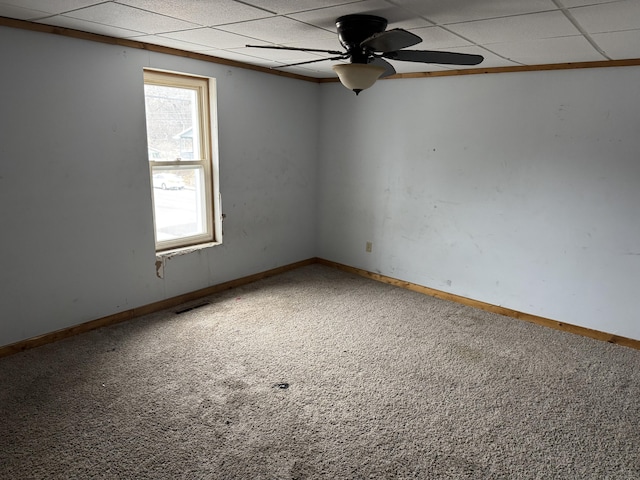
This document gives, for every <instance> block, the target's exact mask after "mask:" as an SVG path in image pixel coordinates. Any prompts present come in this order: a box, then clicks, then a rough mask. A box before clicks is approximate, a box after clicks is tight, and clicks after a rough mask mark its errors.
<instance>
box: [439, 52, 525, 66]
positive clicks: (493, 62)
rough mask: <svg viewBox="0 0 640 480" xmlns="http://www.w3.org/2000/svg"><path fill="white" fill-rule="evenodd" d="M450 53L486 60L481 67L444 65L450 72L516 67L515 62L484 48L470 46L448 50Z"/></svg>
mask: <svg viewBox="0 0 640 480" xmlns="http://www.w3.org/2000/svg"><path fill="white" fill-rule="evenodd" d="M447 51H449V52H455V53H470V54H472V55H482V56H483V57H484V60H483V61H482V63H480V64H479V65H467V66H465V65H443V66H444V67H445V68H447V69H449V70H466V69H469V68H493V67H512V66H514V65H516V64H515V63H514V62H512V61H510V60H508V59H505V58H502V57H500V56H499V55H496V54H495V53H493V52H491V51H488V50H486V49H484V48H482V47H476V46H470V47H454V48H447Z"/></svg>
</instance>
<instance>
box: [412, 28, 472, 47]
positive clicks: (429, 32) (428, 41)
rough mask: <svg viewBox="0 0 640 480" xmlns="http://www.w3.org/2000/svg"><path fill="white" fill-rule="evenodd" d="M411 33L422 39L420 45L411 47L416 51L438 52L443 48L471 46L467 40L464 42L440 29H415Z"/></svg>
mask: <svg viewBox="0 0 640 480" xmlns="http://www.w3.org/2000/svg"><path fill="white" fill-rule="evenodd" d="M411 33H415V34H416V35H418V36H419V37H420V38H422V43H419V44H417V45H415V46H413V47H411V48H415V49H416V50H439V49H443V48H452V47H464V46H467V45H473V44H472V43H471V42H468V41H467V40H464V39H463V38H460V37H459V36H458V35H455V34H453V33H451V32H448V31H447V30H445V29H444V28H441V27H426V28H416V29H414V30H411Z"/></svg>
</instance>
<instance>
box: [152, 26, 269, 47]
mask: <svg viewBox="0 0 640 480" xmlns="http://www.w3.org/2000/svg"><path fill="white" fill-rule="evenodd" d="M161 36H163V37H167V38H174V39H176V40H182V41H183V42H189V43H195V44H197V45H202V46H205V47H208V48H209V49H220V48H238V47H244V46H245V45H246V44H247V43H252V42H253V43H256V42H257V43H258V45H266V43H265V42H262V43H260V42H259V41H257V40H254V39H250V38H247V37H243V36H242V35H236V34H235V33H229V32H223V31H222V30H217V29H215V28H207V27H204V28H195V29H192V30H184V31H181V32H171V33H164V34H162V35H161ZM195 50H196V51H199V50H202V48H201V47H200V48H199V49H198V48H196V49H195Z"/></svg>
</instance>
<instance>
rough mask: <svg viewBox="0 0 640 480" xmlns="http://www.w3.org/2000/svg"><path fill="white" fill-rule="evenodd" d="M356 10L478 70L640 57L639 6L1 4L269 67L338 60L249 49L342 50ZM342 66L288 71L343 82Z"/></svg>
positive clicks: (348, 0)
mask: <svg viewBox="0 0 640 480" xmlns="http://www.w3.org/2000/svg"><path fill="white" fill-rule="evenodd" d="M354 13H357V14H369V15H378V16H382V17H384V18H385V19H387V20H388V27H387V28H388V29H392V28H403V29H406V30H409V31H411V32H414V33H415V34H416V35H418V36H420V37H421V38H422V39H423V41H422V42H421V43H419V44H418V45H415V46H413V47H410V48H409V49H410V50H436V51H438V50H441V51H452V52H458V53H470V54H480V55H483V56H484V57H485V60H484V61H483V62H482V63H481V64H480V65H478V66H477V67H479V68H491V67H501V66H509V65H538V64H549V63H569V62H583V61H601V60H603V59H605V58H606V57H605V56H603V55H602V53H601V52H604V54H605V55H606V56H607V57H608V58H611V59H619V60H627V59H639V58H640V45H639V42H640V0H0V16H5V17H9V18H15V19H18V20H27V21H33V22H37V23H40V24H44V25H53V26H58V27H64V28H67V29H75V30H81V31H85V32H92V33H97V34H101V35H108V36H112V37H116V38H131V39H133V40H137V41H140V42H146V43H153V44H157V45H163V46H167V47H171V48H177V49H181V50H185V51H193V52H199V53H203V54H205V55H212V56H216V57H222V58H229V59H232V60H234V61H238V62H243V63H249V64H254V65H260V66H265V65H266V66H271V65H283V64H287V63H296V62H298V61H307V60H309V59H315V58H326V57H330V56H333V55H332V54H326V55H325V54H323V53H308V52H307V53H305V52H299V51H281V50H273V49H252V48H247V47H246V45H247V44H252V45H274V44H275V45H284V46H289V47H297V48H315V49H321V50H337V51H343V50H344V49H343V47H342V46H341V45H340V43H339V42H338V36H337V32H336V25H335V21H336V19H337V18H338V17H340V16H343V15H349V14H354ZM594 45H597V47H594ZM599 50H600V52H599ZM333 63H335V61H321V62H317V63H312V64H308V65H302V66H296V67H286V68H284V69H283V70H284V71H288V72H294V73H299V74H302V75H308V76H311V77H319V78H323V77H327V76H330V77H335V73H334V72H333V70H332V69H331V65H332V64H333ZM394 67H395V68H396V70H397V71H398V73H409V72H416V71H418V72H419V71H424V72H428V71H437V70H442V69H463V68H477V67H476V66H468V67H463V66H454V65H443V66H439V65H431V64H424V63H415V62H398V61H395V62H394Z"/></svg>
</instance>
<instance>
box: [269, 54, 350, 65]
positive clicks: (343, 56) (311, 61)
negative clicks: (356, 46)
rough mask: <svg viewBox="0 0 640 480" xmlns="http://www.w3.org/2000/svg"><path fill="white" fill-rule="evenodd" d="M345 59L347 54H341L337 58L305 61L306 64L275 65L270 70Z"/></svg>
mask: <svg viewBox="0 0 640 480" xmlns="http://www.w3.org/2000/svg"><path fill="white" fill-rule="evenodd" d="M347 57H348V55H347V54H342V55H340V56H339V57H331V58H319V59H317V60H307V61H306V62H297V63H288V64H287V65H276V66H275V67H271V68H285V67H295V66H296V65H306V64H307V63H316V62H325V61H327V60H343V59H345V58H347Z"/></svg>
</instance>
